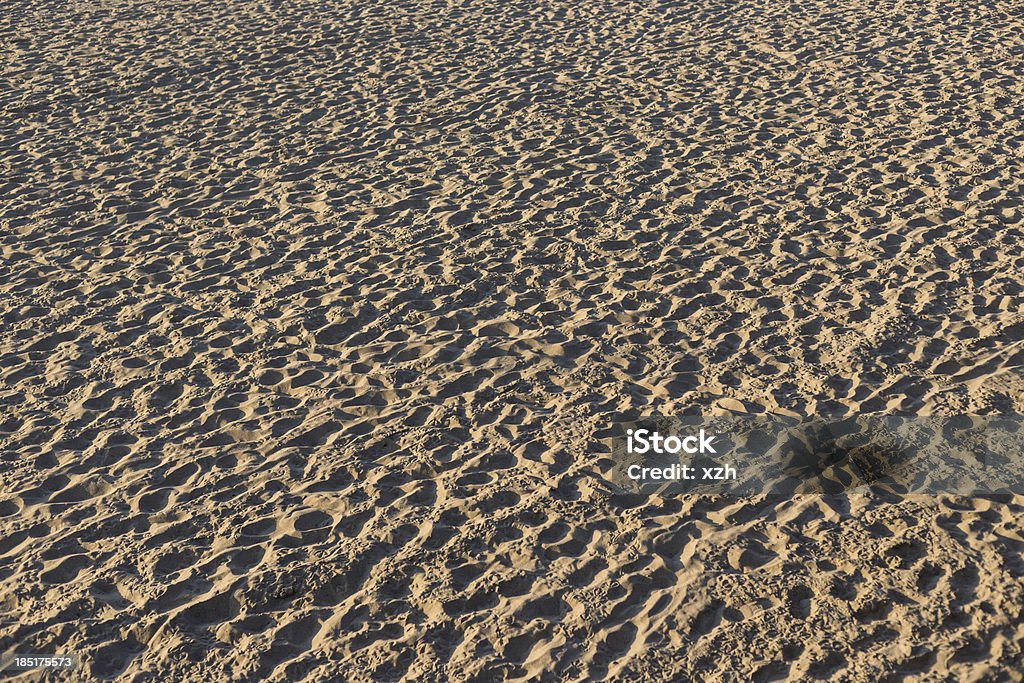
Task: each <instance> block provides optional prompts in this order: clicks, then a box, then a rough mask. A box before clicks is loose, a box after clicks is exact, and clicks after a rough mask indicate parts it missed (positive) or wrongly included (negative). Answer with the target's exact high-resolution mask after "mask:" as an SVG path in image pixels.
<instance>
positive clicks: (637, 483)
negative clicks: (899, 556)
mask: <svg viewBox="0 0 1024 683" xmlns="http://www.w3.org/2000/svg"><path fill="white" fill-rule="evenodd" d="M605 434H606V435H607V438H608V439H610V442H611V443H610V445H611V452H612V456H611V458H612V465H611V468H610V470H609V471H607V472H606V476H608V478H609V479H610V480H611V481H612V482H613V483H615V484H616V485H618V486H620V487H622V488H625V489H628V490H632V491H638V492H647V493H652V492H660V493H667V494H680V493H694V494H711V495H731V496H757V495H772V496H789V495H798V494H815V493H820V494H830V493H842V492H847V491H868V490H871V491H884V492H888V493H893V494H908V495H909V494H915V495H916V494H925V495H942V494H954V495H965V496H985V495H1000V494H1024V417H1021V416H1012V417H1011V416H968V415H963V416H954V417H905V416H891V415H863V416H857V417H850V418H844V419H830V418H808V419H796V418H789V417H779V416H766V415H757V416H742V417H737V416H727V417H650V418H642V419H638V420H634V421H630V422H621V423H617V424H615V425H614V426H613V427H612V429H611V430H609V431H608V432H605Z"/></svg>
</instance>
